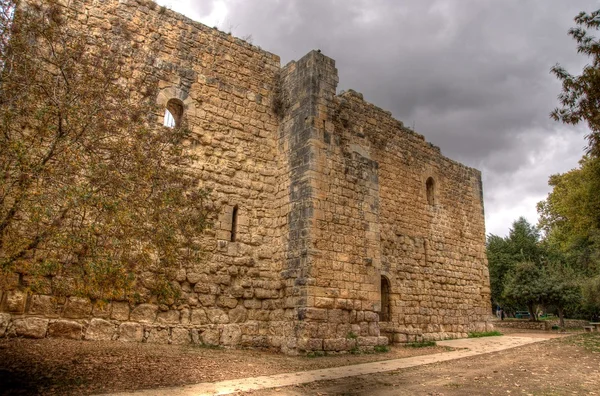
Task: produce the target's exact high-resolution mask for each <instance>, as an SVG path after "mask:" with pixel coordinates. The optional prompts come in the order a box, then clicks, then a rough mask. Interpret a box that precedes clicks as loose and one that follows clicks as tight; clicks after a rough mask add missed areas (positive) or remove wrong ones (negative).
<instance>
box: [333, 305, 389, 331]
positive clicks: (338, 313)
mask: <svg viewBox="0 0 600 396" xmlns="http://www.w3.org/2000/svg"><path fill="white" fill-rule="evenodd" d="M327 320H328V322H329V323H350V312H349V311H344V310H342V309H330V310H329V311H328V313H327ZM378 334H379V333H378Z"/></svg>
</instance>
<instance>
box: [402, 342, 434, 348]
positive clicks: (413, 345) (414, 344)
mask: <svg viewBox="0 0 600 396" xmlns="http://www.w3.org/2000/svg"><path fill="white" fill-rule="evenodd" d="M436 345H437V344H436V343H435V341H419V342H409V343H407V344H404V346H405V347H407V348H426V347H432V346H436Z"/></svg>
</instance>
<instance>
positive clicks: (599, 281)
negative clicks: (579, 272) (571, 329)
mask: <svg viewBox="0 0 600 396" xmlns="http://www.w3.org/2000/svg"><path fill="white" fill-rule="evenodd" d="M582 292H583V302H584V304H585V305H586V308H588V310H589V311H591V312H594V313H596V314H598V313H600V275H597V276H594V277H591V278H588V279H586V280H585V281H584V282H583V284H582Z"/></svg>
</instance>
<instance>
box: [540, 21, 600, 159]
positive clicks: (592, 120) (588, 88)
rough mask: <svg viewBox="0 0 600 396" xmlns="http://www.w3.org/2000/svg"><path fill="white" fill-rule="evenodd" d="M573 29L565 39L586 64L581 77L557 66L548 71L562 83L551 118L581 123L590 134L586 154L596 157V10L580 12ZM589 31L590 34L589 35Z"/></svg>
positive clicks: (599, 147)
mask: <svg viewBox="0 0 600 396" xmlns="http://www.w3.org/2000/svg"><path fill="white" fill-rule="evenodd" d="M575 24H576V26H575V27H573V28H571V29H570V30H569V35H570V36H572V37H573V38H574V39H575V41H576V42H577V52H578V53H581V54H584V55H587V56H588V57H589V58H590V63H589V64H588V65H586V66H585V67H584V68H583V71H582V72H581V75H578V76H574V75H572V74H570V73H568V72H567V71H566V70H565V69H564V68H563V67H561V66H560V65H558V64H557V65H555V66H554V67H553V68H552V70H551V71H552V73H554V75H556V77H557V78H558V79H559V80H561V81H562V88H563V90H562V93H561V94H560V95H559V97H558V99H559V101H560V104H561V107H559V108H557V109H555V110H554V111H553V112H552V113H551V116H552V117H553V118H554V119H556V120H560V121H562V122H565V123H567V124H578V123H579V122H582V121H585V122H586V123H587V125H588V126H589V128H590V130H591V132H590V133H589V134H588V135H587V138H588V141H589V145H588V152H589V154H591V155H592V156H594V157H598V156H600V41H599V40H598V39H597V38H596V37H595V36H594V35H593V32H594V31H597V30H598V28H599V27H600V10H597V11H594V12H591V13H586V12H581V13H579V15H577V16H576V17H575ZM590 31H591V32H590Z"/></svg>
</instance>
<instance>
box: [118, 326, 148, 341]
mask: <svg viewBox="0 0 600 396" xmlns="http://www.w3.org/2000/svg"><path fill="white" fill-rule="evenodd" d="M143 339H144V328H143V327H142V325H141V324H139V323H134V322H125V323H121V325H120V326H119V341H126V342H131V341H133V342H142V340H143Z"/></svg>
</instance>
